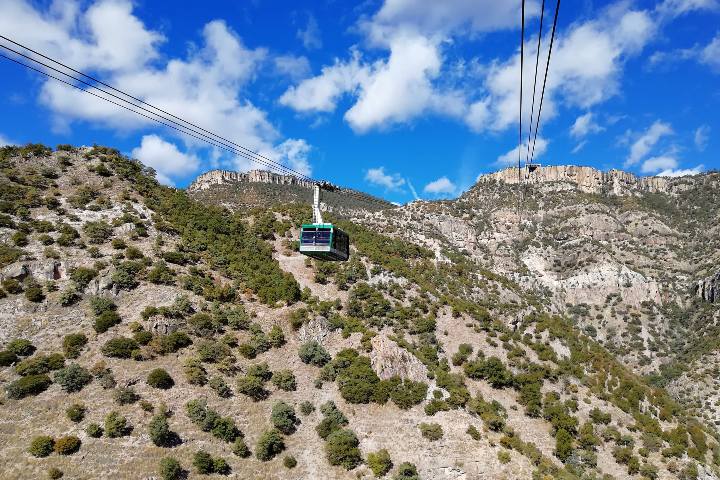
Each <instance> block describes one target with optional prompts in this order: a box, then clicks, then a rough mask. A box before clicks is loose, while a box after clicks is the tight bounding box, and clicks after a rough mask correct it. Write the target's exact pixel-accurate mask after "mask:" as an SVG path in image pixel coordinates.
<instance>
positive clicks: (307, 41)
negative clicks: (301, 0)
mask: <svg viewBox="0 0 720 480" xmlns="http://www.w3.org/2000/svg"><path fill="white" fill-rule="evenodd" d="M296 36H297V38H298V39H299V40H300V41H301V42H302V43H303V45H304V46H305V48H307V49H308V50H313V49H316V48H320V47H322V38H320V27H319V26H318V23H317V19H316V18H315V16H314V15H312V14H310V15H308V21H307V24H306V25H305V28H301V29H299V30H298V31H297V34H296Z"/></svg>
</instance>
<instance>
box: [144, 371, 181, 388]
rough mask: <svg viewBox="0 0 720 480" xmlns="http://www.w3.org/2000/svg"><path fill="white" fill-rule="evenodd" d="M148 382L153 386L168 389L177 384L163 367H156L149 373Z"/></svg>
mask: <svg viewBox="0 0 720 480" xmlns="http://www.w3.org/2000/svg"><path fill="white" fill-rule="evenodd" d="M147 384H148V385H150V386H151V387H155V388H160V389H162V390H168V389H170V388H172V387H173V385H175V381H174V380H173V379H172V377H171V376H170V374H169V373H168V372H167V371H166V370H164V369H162V368H156V369H155V370H153V371H152V372H150V374H149V375H148V377H147Z"/></svg>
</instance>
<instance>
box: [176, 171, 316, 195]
mask: <svg viewBox="0 0 720 480" xmlns="http://www.w3.org/2000/svg"><path fill="white" fill-rule="evenodd" d="M226 183H272V184H276V185H298V186H300V187H305V188H312V186H313V182H311V181H308V180H301V179H299V178H297V177H295V176H292V175H281V174H279V173H274V172H270V171H267V170H250V171H249V172H231V171H228V170H211V171H209V172H207V173H203V174H202V175H200V176H199V177H197V178H196V179H195V181H193V182H192V183H191V184H190V185H189V186H188V191H190V192H192V191H198V190H207V189H209V188H210V187H211V186H212V185H222V184H226Z"/></svg>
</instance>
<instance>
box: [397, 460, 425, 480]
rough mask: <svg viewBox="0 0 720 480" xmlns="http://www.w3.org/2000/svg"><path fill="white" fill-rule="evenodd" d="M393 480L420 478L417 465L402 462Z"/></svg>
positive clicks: (416, 479) (418, 479) (417, 479)
mask: <svg viewBox="0 0 720 480" xmlns="http://www.w3.org/2000/svg"><path fill="white" fill-rule="evenodd" d="M394 479H395V480H420V475H418V471H417V467H415V465H413V464H412V463H410V462H403V463H401V464H400V465H399V466H398V469H397V473H396V474H395V477H394Z"/></svg>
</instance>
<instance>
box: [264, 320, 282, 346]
mask: <svg viewBox="0 0 720 480" xmlns="http://www.w3.org/2000/svg"><path fill="white" fill-rule="evenodd" d="M267 336H268V341H269V342H270V345H272V346H273V347H274V348H280V347H282V346H283V345H285V334H284V333H283V331H282V328H280V327H279V326H278V325H273V326H272V328H271V329H270V332H268V335H267Z"/></svg>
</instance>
